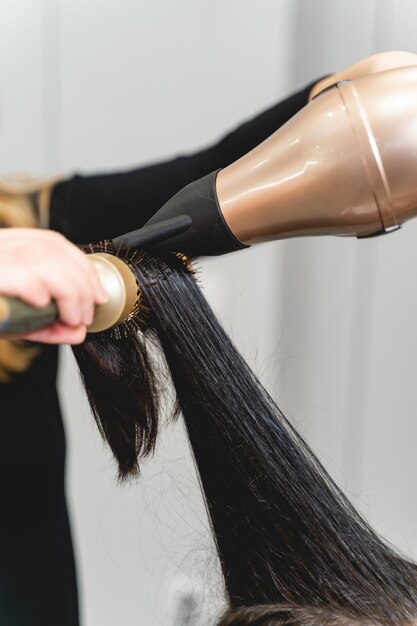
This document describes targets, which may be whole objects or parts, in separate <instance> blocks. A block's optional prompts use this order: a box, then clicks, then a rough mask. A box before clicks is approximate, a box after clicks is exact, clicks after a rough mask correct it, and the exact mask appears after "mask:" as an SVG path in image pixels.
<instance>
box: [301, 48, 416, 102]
mask: <svg viewBox="0 0 417 626" xmlns="http://www.w3.org/2000/svg"><path fill="white" fill-rule="evenodd" d="M409 65H417V54H414V53H413V52H403V51H400V50H393V51H389V52H379V53H378V54H373V55H372V56H370V57H366V58H365V59H362V60H361V61H358V62H357V63H354V64H353V65H350V66H349V67H345V68H344V69H343V70H340V72H337V73H336V74H331V75H330V76H326V78H323V79H322V80H320V81H318V82H317V83H316V84H315V85H314V87H313V88H312V90H311V91H310V94H309V100H311V99H312V98H314V96H316V95H317V94H318V93H320V91H323V89H326V87H330V85H333V84H334V83H338V82H339V81H341V80H355V79H356V78H361V77H362V76H367V75H368V74H376V73H377V72H383V71H385V70H393V69H395V68H397V67H407V66H409Z"/></svg>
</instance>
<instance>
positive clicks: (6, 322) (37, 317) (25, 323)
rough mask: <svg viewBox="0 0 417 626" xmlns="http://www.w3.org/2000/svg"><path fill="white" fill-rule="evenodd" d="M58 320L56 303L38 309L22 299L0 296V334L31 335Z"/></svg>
mask: <svg viewBox="0 0 417 626" xmlns="http://www.w3.org/2000/svg"><path fill="white" fill-rule="evenodd" d="M57 319H58V309H57V306H56V303H55V302H53V301H52V302H50V303H49V304H48V305H47V306H45V307H42V308H37V307H34V306H32V305H31V304H28V303H27V302H25V301H24V300H21V299H20V298H15V297H12V296H0V333H7V334H18V333H29V332H31V331H34V330H38V329H39V328H45V327H46V326H50V325H51V324H53V323H54V322H56V320H57Z"/></svg>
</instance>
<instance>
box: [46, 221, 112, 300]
mask: <svg viewBox="0 0 417 626" xmlns="http://www.w3.org/2000/svg"><path fill="white" fill-rule="evenodd" d="M52 236H53V239H54V241H55V243H56V245H57V246H58V247H61V249H62V251H63V252H64V253H65V254H66V255H67V258H68V259H70V260H72V261H73V263H74V264H75V265H76V267H77V268H78V270H79V272H80V273H81V275H82V276H84V277H85V278H86V280H87V281H88V282H89V285H90V289H91V290H92V292H93V298H94V301H95V302H97V304H102V303H103V302H105V301H107V294H106V292H105V291H104V288H103V286H102V284H101V282H100V279H99V276H98V273H97V271H96V269H95V267H94V265H93V263H92V262H91V260H90V259H89V258H88V255H87V254H85V253H84V252H82V250H80V248H78V247H77V246H75V245H74V244H72V243H71V242H69V241H68V240H67V239H65V237H63V236H62V235H60V234H59V233H53V235H52Z"/></svg>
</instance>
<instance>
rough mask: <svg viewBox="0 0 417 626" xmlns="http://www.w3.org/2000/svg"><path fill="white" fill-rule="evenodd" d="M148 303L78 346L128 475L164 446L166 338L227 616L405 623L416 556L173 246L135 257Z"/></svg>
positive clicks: (252, 625) (245, 625) (231, 620)
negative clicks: (367, 501) (335, 470)
mask: <svg viewBox="0 0 417 626" xmlns="http://www.w3.org/2000/svg"><path fill="white" fill-rule="evenodd" d="M134 271H135V274H136V277H137V282H138V284H139V285H140V287H141V289H142V292H143V297H144V299H145V302H146V304H147V306H148V307H149V312H148V314H147V316H146V317H145V319H144V323H143V330H142V331H141V332H139V333H138V335H137V336H135V337H129V338H126V339H122V340H116V339H114V338H112V337H111V335H110V334H108V333H104V334H102V335H101V336H94V335H91V336H89V338H88V339H87V341H86V342H85V343H84V344H83V345H81V346H77V347H75V348H74V352H75V355H76V358H77V361H78V364H79V366H80V369H81V372H82V375H83V378H84V382H85V386H86V389H87V393H88V396H89V399H90V402H91V404H92V407H93V411H94V414H95V417H96V420H97V422H98V425H99V428H100V431H101V433H102V435H103V436H104V437H105V439H106V440H107V442H108V443H109V445H110V448H111V449H112V451H113V453H114V455H115V457H116V459H117V461H118V464H119V474H120V476H121V477H122V478H125V477H127V476H129V475H132V474H135V473H137V471H138V467H139V466H138V459H139V461H140V458H141V457H143V456H145V455H146V454H148V453H149V452H150V451H151V450H152V449H153V447H154V445H155V441H156V437H157V432H158V400H159V397H160V394H161V392H160V389H159V385H158V382H159V379H160V375H159V373H158V371H157V370H155V369H154V366H153V362H152V360H151V359H150V358H149V356H148V348H147V345H148V344H152V345H154V344H155V343H159V345H160V346H161V348H162V351H163V353H164V355H165V359H166V361H167V363H168V367H169V370H170V373H171V376H172V380H173V383H174V386H175V390H176V394H177V399H178V407H179V409H180V410H181V412H182V415H183V417H184V420H185V424H186V427H187V432H188V436H189V439H190V442H191V446H192V450H193V454H194V457H195V462H196V465H197V468H198V472H199V474H200V477H201V484H202V487H203V490H204V495H205V500H206V505H207V510H208V515H209V518H210V521H211V525H212V529H213V534H214V537H215V540H216V544H217V550H218V554H219V558H220V562H221V566H222V571H223V576H224V581H225V588H226V592H227V596H228V599H229V604H230V608H229V610H228V611H227V613H226V614H225V616H224V617H223V619H222V621H221V626H238V625H241V626H278V625H288V626H289V625H292V626H302V625H303V626H307V625H311V626H315V625H316V624H317V626H318V625H319V624H321V625H322V626H326V625H328V626H330V625H334V626H336V625H337V624H346V625H349V624H351V625H355V624H368V623H369V624H386V625H391V624H392V625H403V624H410V623H413V622H414V621H415V620H416V618H417V568H416V566H415V565H414V564H413V563H412V562H410V561H408V560H406V559H404V558H402V557H401V556H400V555H399V554H398V553H397V552H396V551H395V550H394V549H393V548H391V547H390V546H389V545H388V544H386V543H385V542H384V541H383V540H382V539H380V538H379V537H378V536H377V535H376V533H375V532H374V531H373V530H372V529H371V528H370V526H369V525H368V524H367V522H366V521H365V520H364V519H363V518H362V517H361V516H360V515H359V514H358V513H357V512H356V510H355V509H354V507H353V506H352V505H351V504H350V503H349V501H348V500H347V498H346V497H345V496H344V495H343V493H342V492H341V491H340V490H339V488H338V487H337V486H336V485H335V483H334V482H333V481H332V479H331V478H330V476H329V475H328V474H327V472H326V471H325V469H324V468H323V467H322V466H321V464H320V463H319V461H318V460H317V459H316V457H315V456H314V455H313V453H312V452H311V450H310V449H309V448H308V446H307V445H306V444H305V442H304V441H303V439H302V438H301V437H300V436H299V435H298V434H297V432H296V431H295V430H294V428H293V427H292V426H291V425H290V423H289V422H288V421H287V420H286V419H285V417H284V416H283V415H282V413H281V411H280V410H279V408H278V407H277V406H276V404H275V403H274V401H273V400H272V399H271V397H270V396H269V395H268V394H267V392H266V391H265V389H263V387H262V386H261V384H260V383H259V382H258V380H257V379H256V377H255V376H254V374H253V373H252V371H251V370H250V369H249V367H248V365H247V364H246V363H245V361H244V360H243V358H242V357H241V355H240V354H239V352H238V351H237V350H236V348H235V347H234V346H233V344H232V342H231V341H230V339H229V338H228V336H227V335H226V333H225V332H224V331H223V329H222V328H221V326H220V324H219V322H218V321H217V319H216V317H215V316H214V314H213V312H212V311H211V309H210V307H209V305H208V304H207V302H206V300H205V299H204V297H203V295H202V293H201V291H200V289H199V287H198V286H197V284H196V282H195V279H194V277H193V276H192V274H191V273H190V272H189V271H188V269H187V267H186V265H185V264H184V262H183V261H181V259H179V258H177V257H175V256H174V255H168V256H167V257H166V258H154V257H152V256H149V255H147V254H143V255H142V257H141V259H140V262H138V263H137V264H136V265H135V268H134Z"/></svg>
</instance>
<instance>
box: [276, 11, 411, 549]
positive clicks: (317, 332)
mask: <svg viewBox="0 0 417 626" xmlns="http://www.w3.org/2000/svg"><path fill="white" fill-rule="evenodd" d="M296 13H297V18H296V26H295V33H296V38H295V80H296V82H297V83H298V82H302V81H303V80H304V79H305V78H306V77H307V76H311V75H315V74H321V73H327V72H329V71H331V70H333V69H334V68H342V67H344V66H347V65H349V64H350V63H352V62H354V61H356V60H358V59H360V58H361V57H363V56H366V55H368V54H371V53H373V52H378V51H380V50H384V49H407V50H410V51H413V52H416V51H417V44H416V43H415V33H414V25H415V20H416V17H417V5H416V4H415V2H410V1H406V0H396V1H390V0H383V1H380V0H378V1H375V2H374V1H369V0H368V1H367V2H363V1H362V0H355V1H351V2H343V3H341V2H339V3H335V2H332V0H319V1H317V2H315V3H309V2H307V1H303V0H299V1H298V2H297V8H296ZM312 24H314V28H312V26H311V25H312ZM301 40H302V41H303V45H302V46H301V45H299V42H300V41H301ZM416 235H417V230H416V225H415V224H414V223H412V224H407V225H406V227H405V228H404V229H403V231H402V232H400V233H397V234H396V235H391V236H386V237H382V238H380V239H372V240H366V241H356V240H346V239H343V240H337V239H320V240H313V239H310V240H305V241H301V240H299V241H291V242H285V244H284V247H283V249H284V252H283V254H284V263H285V269H284V276H285V278H284V282H283V291H282V292H281V297H282V300H281V302H282V307H283V317H282V324H283V326H282V337H283V340H282V344H281V347H282V351H283V354H284V356H285V357H287V358H286V359H285V381H284V383H283V390H282V402H283V403H284V404H285V405H286V406H287V407H288V409H289V412H290V414H291V415H292V416H293V418H294V419H295V421H296V423H297V424H298V425H299V427H301V429H302V430H303V431H304V432H305V434H306V436H307V438H308V440H309V441H310V443H311V444H312V445H313V447H314V448H315V449H316V450H317V451H318V452H319V454H320V456H321V458H322V459H324V460H325V462H326V464H327V465H328V467H329V468H330V469H331V471H332V473H333V474H334V475H335V476H336V477H337V478H338V481H339V483H340V484H341V485H342V486H343V487H344V488H345V489H346V490H347V492H348V493H349V494H350V495H351V496H352V498H353V499H354V500H355V502H356V503H357V504H358V506H359V507H360V508H361V509H362V510H363V511H364V512H365V513H366V515H367V516H368V518H369V519H370V520H371V521H372V522H373V523H374V525H375V526H376V527H377V528H379V529H380V530H381V531H382V533H383V534H384V535H385V536H386V537H388V538H389V539H390V540H391V541H393V543H394V544H396V545H398V546H401V547H402V548H403V549H404V550H406V551H409V552H411V553H413V554H414V555H417V535H416V530H415V529H416V523H415V520H416V517H417V499H416V497H415V470H416V460H415V459H416V455H415V452H414V444H415V441H416V440H417V422H416V419H415V417H416V406H417V405H416V396H415V394H416V386H415V384H413V379H414V375H415V372H416V368H415V365H416V363H415V360H416V340H415V337H416V335H415V331H414V323H413V320H414V319H415V318H416V316H415V313H416V307H417V299H416V297H415V294H414V289H413V284H414V268H415V265H414V263H413V261H414V259H415V254H416V253H415V237H416Z"/></svg>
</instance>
